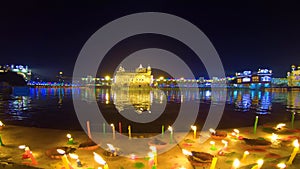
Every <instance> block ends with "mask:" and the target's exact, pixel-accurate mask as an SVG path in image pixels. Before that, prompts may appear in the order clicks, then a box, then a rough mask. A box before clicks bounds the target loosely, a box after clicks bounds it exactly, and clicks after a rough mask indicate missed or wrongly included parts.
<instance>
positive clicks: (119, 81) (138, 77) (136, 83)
mask: <svg viewBox="0 0 300 169" xmlns="http://www.w3.org/2000/svg"><path fill="white" fill-rule="evenodd" d="M113 79H114V80H113V84H112V85H113V86H114V87H150V86H151V85H152V83H153V75H151V67H150V66H148V67H147V68H144V67H143V66H142V65H140V66H139V67H138V68H136V69H135V71H132V72H130V71H126V70H125V68H123V67H122V66H120V67H119V69H118V70H117V72H116V74H115V77H114V78H113Z"/></svg>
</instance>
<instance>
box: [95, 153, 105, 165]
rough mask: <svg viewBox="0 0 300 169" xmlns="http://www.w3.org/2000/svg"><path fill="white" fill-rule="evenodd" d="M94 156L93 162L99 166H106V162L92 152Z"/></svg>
mask: <svg viewBox="0 0 300 169" xmlns="http://www.w3.org/2000/svg"><path fill="white" fill-rule="evenodd" d="M93 154H94V160H95V161H96V162H97V163H98V164H100V165H105V164H106V161H104V159H103V158H102V157H101V156H100V155H99V154H97V153H95V152H93Z"/></svg>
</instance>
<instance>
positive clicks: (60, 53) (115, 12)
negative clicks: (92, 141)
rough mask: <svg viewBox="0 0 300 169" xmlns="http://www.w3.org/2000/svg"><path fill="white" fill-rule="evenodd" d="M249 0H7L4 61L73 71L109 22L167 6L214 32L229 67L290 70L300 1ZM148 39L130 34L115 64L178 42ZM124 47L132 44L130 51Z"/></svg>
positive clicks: (0, 36)
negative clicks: (84, 50) (139, 51)
mask: <svg viewBox="0 0 300 169" xmlns="http://www.w3.org/2000/svg"><path fill="white" fill-rule="evenodd" d="M245 2H246V1H243V2H240V3H238V2H233V1H231V2H230V3H228V2H222V3H219V2H218V3H217V2H214V3H200V2H198V3H196V2H187V1H186V2H185V1H174V0H173V1H164V2H159V1H158V2H155V1H149V2H148V3H145V2H143V3H142V2H141V1H127V2H124V1H123V2H122V3H117V2H111V1H110V2H109V1H89V2H84V1H82V3H78V2H73V1H66V2H60V1H49V3H47V1H45V2H44V1H20V2H11V3H8V2H7V3H3V2H2V4H1V5H0V20H1V25H0V45H1V46H0V56H1V60H0V64H1V65H3V64H23V65H28V66H29V67H30V68H31V69H32V70H33V72H34V73H37V74H38V75H40V76H41V77H48V78H52V77H55V75H56V74H57V73H58V72H59V71H63V72H64V73H65V74H66V75H67V76H72V71H73V66H74V63H75V61H76V58H77V56H78V54H79V52H80V50H81V48H82V46H83V45H84V43H85V42H86V41H87V40H88V38H89V37H90V36H91V35H92V34H93V33H94V32H96V31H97V30H98V29H99V28H101V27H102V26H103V25H105V24H107V23H109V22H110V21H112V20H114V19H117V18H119V17H122V16H125V15H128V14H133V13H137V12H165V13H170V14H174V15H177V16H179V17H182V18H184V19H186V20H188V21H190V22H192V23H193V24H195V25H196V26H198V27H199V28H200V29H201V30H202V31H203V32H204V33H205V34H206V35H207V36H208V38H209V39H210V40H211V42H212V43H213V45H214V46H215V48H216V50H217V51H218V53H219V55H220V57H221V60H222V62H223V65H224V68H225V71H226V74H227V75H233V74H234V73H235V72H236V71H242V70H247V69H249V70H253V71H255V70H257V69H258V68H269V69H272V70H273V72H274V76H275V77H285V76H286V72H287V71H289V70H290V66H291V64H296V65H297V64H300V62H299V55H300V10H299V5H297V4H296V3H295V4H293V3H289V4H288V3H286V2H284V1H281V3H274V2H272V1H270V2H259V1H257V2H254V1H249V3H245ZM250 2H251V3H250ZM271 2H272V3H271ZM147 38H148V39H147ZM141 39H142V38H140V37H135V38H132V39H131V40H127V42H128V43H129V44H132V45H128V44H127V45H126V43H124V42H122V44H123V47H122V45H121V47H115V49H116V50H117V51H114V52H111V53H114V54H113V55H112V57H114V58H115V59H114V60H115V61H112V65H117V64H118V62H119V61H120V58H122V57H124V55H127V54H130V52H128V51H134V50H137V49H142V48H147V47H151V46H153V44H156V45H158V47H161V48H168V47H166V46H164V45H163V44H165V42H170V45H169V47H170V46H172V45H174V43H176V42H172V40H170V39H167V38H164V37H154V36H150V37H146V39H147V40H146V41H147V42H148V43H143V44H141V43H140V42H142V41H145V40H141ZM159 40H161V43H160V42H159ZM125 42H126V41H125ZM120 44H121V43H120ZM160 44H161V46H160ZM130 46H131V47H132V49H130ZM125 47H126V48H125ZM128 47H129V49H128ZM122 48H123V49H127V52H124V53H122ZM121 55H122V56H121ZM184 55H185V56H184V58H183V59H185V60H189V57H191V58H193V57H192V56H191V55H192V54H191V52H189V51H186V53H185V54H184ZM187 62H188V61H187ZM189 64H190V66H191V67H194V68H195V69H194V74H195V76H196V77H197V76H205V71H203V69H202V68H199V67H201V62H190V63H189ZM199 65H200V66H199ZM114 68H115V67H114V66H111V67H110V68H106V69H104V70H103V71H102V73H103V74H110V73H112V71H113V70H112V69H114Z"/></svg>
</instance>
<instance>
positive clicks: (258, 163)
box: [257, 159, 264, 168]
mask: <svg viewBox="0 0 300 169" xmlns="http://www.w3.org/2000/svg"><path fill="white" fill-rule="evenodd" d="M263 164H264V160H263V159H259V160H258V161H257V165H258V168H261V166H262V165H263Z"/></svg>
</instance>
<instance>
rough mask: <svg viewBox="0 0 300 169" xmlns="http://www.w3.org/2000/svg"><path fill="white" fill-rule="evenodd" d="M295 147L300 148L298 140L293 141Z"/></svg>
mask: <svg viewBox="0 0 300 169" xmlns="http://www.w3.org/2000/svg"><path fill="white" fill-rule="evenodd" d="M293 145H294V147H296V148H299V142H298V139H296V140H294V141H293Z"/></svg>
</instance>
